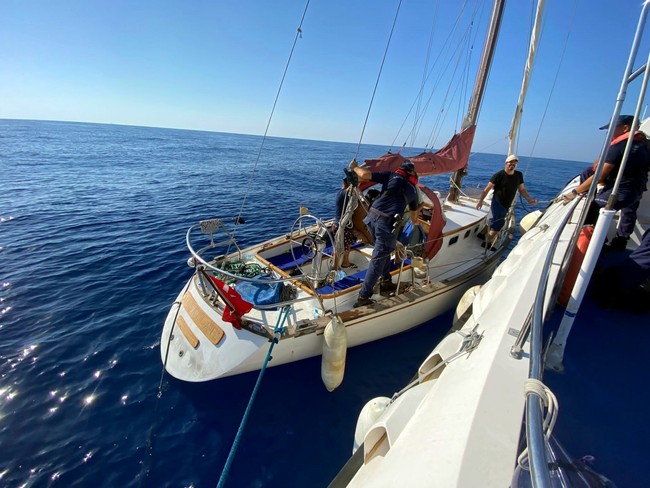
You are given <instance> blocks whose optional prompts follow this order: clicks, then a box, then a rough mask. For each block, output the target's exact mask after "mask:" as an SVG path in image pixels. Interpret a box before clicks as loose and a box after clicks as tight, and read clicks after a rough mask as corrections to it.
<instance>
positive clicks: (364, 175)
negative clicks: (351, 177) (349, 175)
mask: <svg viewBox="0 0 650 488" xmlns="http://www.w3.org/2000/svg"><path fill="white" fill-rule="evenodd" d="M349 168H350V169H351V170H352V171H354V172H355V173H356V174H357V176H358V177H359V180H360V181H370V180H371V179H372V172H371V171H370V170H369V169H368V168H366V167H363V168H362V167H360V166H359V163H357V160H356V159H353V160H352V161H350V166H349Z"/></svg>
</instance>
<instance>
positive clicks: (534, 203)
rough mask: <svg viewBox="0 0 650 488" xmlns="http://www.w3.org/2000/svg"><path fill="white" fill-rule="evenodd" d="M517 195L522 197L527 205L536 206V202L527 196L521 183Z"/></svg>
mask: <svg viewBox="0 0 650 488" xmlns="http://www.w3.org/2000/svg"><path fill="white" fill-rule="evenodd" d="M519 193H520V194H521V196H522V197H524V198H525V199H526V201H527V202H528V203H530V204H531V205H537V200H535V199H534V198H532V197H531V196H530V195H529V194H528V192H527V191H526V187H525V186H524V184H523V183H520V184H519Z"/></svg>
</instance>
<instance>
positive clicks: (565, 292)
mask: <svg viewBox="0 0 650 488" xmlns="http://www.w3.org/2000/svg"><path fill="white" fill-rule="evenodd" d="M593 234H594V226H593V225H585V226H584V227H583V228H582V230H581V231H580V236H579V237H578V242H577V243H576V248H575V250H574V251H573V256H572V257H571V263H570V264H569V269H568V270H567V273H566V277H565V278H564V283H562V289H561V290H560V296H559V297H558V299H557V301H558V303H559V304H560V305H562V306H563V307H566V306H567V303H569V298H571V290H573V285H574V284H575V282H576V279H577V278H578V273H579V272H580V266H582V261H583V260H584V259H585V254H586V252H587V247H588V246H589V241H590V240H591V236H592V235H593Z"/></svg>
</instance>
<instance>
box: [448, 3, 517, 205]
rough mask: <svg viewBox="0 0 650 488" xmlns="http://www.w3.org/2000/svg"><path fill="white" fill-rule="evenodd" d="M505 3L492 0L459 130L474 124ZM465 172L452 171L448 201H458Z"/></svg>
mask: <svg viewBox="0 0 650 488" xmlns="http://www.w3.org/2000/svg"><path fill="white" fill-rule="evenodd" d="M505 3H506V1H505V0H494V5H493V7H492V17H491V18H490V26H489V27H488V32H487V35H486V37H485V44H484V45H483V54H482V56H481V63H480V65H479V69H478V73H477V75H476V82H475V83H474V91H473V93H472V98H471V100H470V102H469V107H468V109H467V115H466V116H465V119H464V120H463V125H462V127H461V130H462V129H466V128H468V127H471V126H473V125H476V119H477V118H478V112H479V109H480V106H481V102H482V100H483V92H484V91H485V85H486V84H487V78H488V74H489V72H490V67H491V65H492V58H493V57H494V49H495V47H496V43H497V38H498V37H499V29H500V28H501V21H502V19H503V8H504V6H505ZM465 174H467V170H466V169H465V170H458V171H455V172H454V173H453V175H452V183H451V186H450V187H449V196H448V197H447V200H449V201H450V202H456V201H458V195H459V190H460V188H461V184H462V181H463V177H464V176H465Z"/></svg>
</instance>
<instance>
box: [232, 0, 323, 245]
mask: <svg viewBox="0 0 650 488" xmlns="http://www.w3.org/2000/svg"><path fill="white" fill-rule="evenodd" d="M309 2H310V0H307V4H306V5H305V10H304V11H303V13H302V18H301V19H300V24H299V25H298V29H296V37H295V38H294V40H293V45H292V46H291V52H290V53H289V59H287V64H286V65H285V67H284V72H283V73H282V79H281V80H280V86H279V87H278V91H277V93H276V95H275V100H274V101H273V107H272V108H271V114H270V115H269V120H268V122H267V123H266V129H264V135H263V136H262V142H261V143H260V148H259V150H258V152H257V157H256V158H255V164H254V166H253V171H252V173H251V175H250V177H249V178H248V184H247V186H246V192H245V193H244V198H243V199H242V202H241V206H240V207H239V214H238V218H237V220H236V224H235V230H234V231H233V236H234V234H235V232H236V231H237V227H238V226H239V220H240V218H241V215H242V212H243V211H244V205H245V204H246V199H247V198H248V194H249V193H250V190H251V186H252V184H253V175H255V171H257V165H258V163H259V160H260V156H261V154H262V148H263V147H264V143H265V142H266V136H267V134H268V132H269V127H270V126H271V120H272V119H273V113H274V112H275V107H276V105H277V104H278V99H279V98H280V92H281V91H282V86H283V85H284V79H285V77H286V76H287V71H288V70H289V64H290V63H291V58H292V56H293V51H294V50H295V48H296V44H297V43H298V39H300V38H302V23H303V22H304V21H305V16H306V15H307V8H308V7H309Z"/></svg>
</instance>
